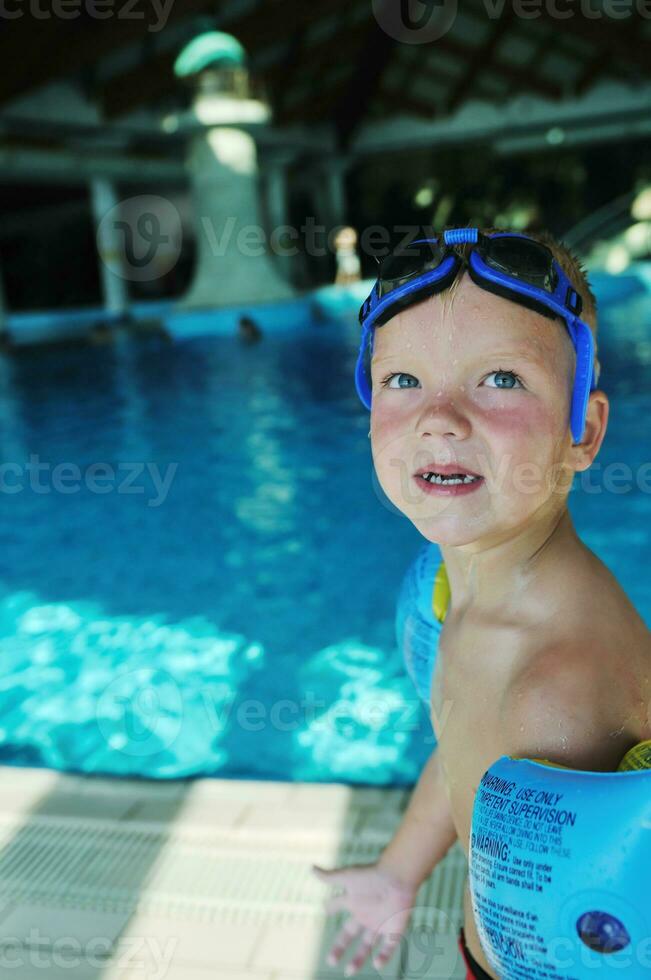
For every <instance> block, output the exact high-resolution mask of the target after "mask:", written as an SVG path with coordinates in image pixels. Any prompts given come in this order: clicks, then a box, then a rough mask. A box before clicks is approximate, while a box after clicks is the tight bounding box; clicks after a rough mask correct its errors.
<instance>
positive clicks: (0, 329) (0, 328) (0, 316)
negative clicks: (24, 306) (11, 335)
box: [0, 269, 7, 340]
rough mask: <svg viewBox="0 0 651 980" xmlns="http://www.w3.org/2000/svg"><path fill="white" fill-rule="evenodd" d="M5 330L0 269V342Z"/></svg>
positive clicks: (5, 317)
mask: <svg viewBox="0 0 651 980" xmlns="http://www.w3.org/2000/svg"><path fill="white" fill-rule="evenodd" d="M6 329H7V302H6V299H5V289H4V283H3V281H2V269H0V340H1V339H2V335H3V334H4V332H5V330H6Z"/></svg>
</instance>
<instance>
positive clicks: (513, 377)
mask: <svg viewBox="0 0 651 980" xmlns="http://www.w3.org/2000/svg"><path fill="white" fill-rule="evenodd" d="M492 377H495V378H497V379H499V380H498V381H497V382H496V383H495V384H494V385H488V386H487V387H488V388H498V389H501V390H502V391H508V390H509V389H511V388H517V387H520V388H523V387H524V385H523V384H522V382H521V381H520V378H519V377H518V375H517V374H516V373H515V372H514V371H502V370H501V368H500V369H498V370H497V371H491V373H490V374H489V375H487V378H492ZM487 378H485V379H484V381H486V380H487ZM502 382H506V383H502Z"/></svg>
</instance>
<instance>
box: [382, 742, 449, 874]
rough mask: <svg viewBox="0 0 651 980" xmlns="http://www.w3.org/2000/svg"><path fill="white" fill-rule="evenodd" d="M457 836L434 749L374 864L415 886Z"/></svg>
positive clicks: (433, 866) (429, 871)
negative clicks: (395, 827)
mask: <svg viewBox="0 0 651 980" xmlns="http://www.w3.org/2000/svg"><path fill="white" fill-rule="evenodd" d="M456 839H457V831H456V829H455V826H454V823H453V822H452V813H451V811H450V802H449V800H448V795H447V792H446V789H445V785H444V782H443V776H442V773H441V768H440V764H439V759H438V754H437V750H436V749H434V751H433V752H432V755H431V756H430V758H429V760H428V761H427V763H426V765H425V767H424V769H423V771H422V773H421V775H420V779H419V780H418V783H417V784H416V787H415V789H414V791H413V793H412V796H411V799H410V801H409V805H408V807H407V809H406V811H405V814H404V816H403V818H402V821H401V823H400V826H399V827H398V829H397V831H396V833H395V834H394V836H393V838H392V839H391V841H390V842H389V844H388V845H387V847H386V848H385V849H384V851H383V853H382V855H381V856H380V858H379V860H378V866H379V867H380V868H383V869H384V870H386V871H390V872H391V874H393V875H395V877H396V878H398V879H399V880H400V881H402V882H405V883H406V884H408V885H413V886H416V887H418V886H419V885H420V884H421V883H422V882H423V881H425V879H426V878H427V877H428V876H429V875H430V874H431V872H432V871H433V870H434V868H435V867H436V865H437V864H438V862H439V861H440V860H441V858H442V857H443V856H444V855H445V854H446V853H447V851H449V849H450V847H451V846H452V844H454V842H455V840H456Z"/></svg>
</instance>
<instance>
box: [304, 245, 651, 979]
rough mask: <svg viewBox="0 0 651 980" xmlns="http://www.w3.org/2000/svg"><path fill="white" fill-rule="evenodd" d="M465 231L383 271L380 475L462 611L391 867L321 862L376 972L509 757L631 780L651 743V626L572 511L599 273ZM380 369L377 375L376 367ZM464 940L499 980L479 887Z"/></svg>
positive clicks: (594, 398) (588, 423)
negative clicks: (433, 553)
mask: <svg viewBox="0 0 651 980" xmlns="http://www.w3.org/2000/svg"><path fill="white" fill-rule="evenodd" d="M496 234H497V238H495V237H493V236H495V235H496ZM500 235H502V236H506V237H508V241H507V240H506V237H505V238H504V239H503V241H501V242H500V241H499V236H500ZM445 236H446V237H445V238H444V236H443V234H442V235H441V236H437V238H436V239H430V240H428V242H429V244H421V246H420V256H419V258H418V259H417V260H414V259H413V258H412V259H411V265H410V261H409V260H408V259H406V260H403V261H402V265H401V263H400V261H397V262H395V261H394V262H393V266H392V273H393V275H387V274H384V281H382V277H383V273H382V270H381V272H380V285H379V286H378V287H377V288H376V290H374V294H372V297H373V295H374V298H372V297H370V298H369V300H368V301H367V303H366V304H365V306H364V307H363V313H364V315H365V316H366V317H367V318H368V316H369V313H371V317H372V316H373V313H372V311H373V309H375V311H376V313H377V311H378V310H380V311H381V310H382V308H383V307H384V308H385V312H384V315H383V317H380V316H376V318H375V323H373V324H372V326H371V327H369V328H368V331H367V333H368V336H367V341H368V343H367V346H368V348H370V346H371V341H372V360H371V361H370V374H371V377H370V382H371V385H372V405H371V438H372V452H373V461H374V465H375V468H376V472H377V475H378V479H379V481H380V483H381V485H382V488H383V489H384V491H385V493H386V494H387V496H388V497H389V498H390V500H391V501H392V502H393V503H394V504H395V505H396V506H397V507H398V508H400V510H401V511H402V512H403V513H404V514H405V515H406V516H407V517H408V518H409V519H410V520H411V521H412V522H413V523H414V524H415V526H416V527H417V528H418V529H419V531H420V532H421V533H422V534H423V536H424V537H425V538H426V539H427V540H429V541H433V542H437V543H438V544H439V546H440V548H441V553H442V556H443V559H444V562H445V566H446V570H447V576H448V579H449V583H450V590H451V600H450V604H449V607H448V611H447V615H446V617H445V621H444V626H443V630H442V632H441V635H440V640H439V648H438V653H437V654H436V665H435V669H434V674H433V680H432V686H431V692H430V693H431V718H432V724H433V727H434V732H435V734H436V737H437V747H436V749H435V751H434V753H433V755H432V757H431V759H430V760H429V762H428V763H427V765H426V766H425V769H424V771H423V773H422V776H421V778H420V780H419V782H418V785H417V786H416V789H415V791H414V793H413V796H412V798H411V801H410V804H409V807H408V809H407V811H406V813H405V816H404V819H403V821H402V823H401V825H400V827H399V829H398V831H397V833H396V834H395V836H394V838H393V839H392V841H391V842H390V843H389V845H388V846H387V848H386V849H385V850H384V852H383V853H382V855H381V857H380V859H379V860H378V862H377V863H376V864H374V865H369V866H355V867H352V868H340V869H335V870H333V871H324V870H323V869H315V872H316V873H317V875H318V876H319V877H320V878H321V879H322V880H324V881H326V882H328V883H330V884H334V885H337V886H339V887H340V888H343V894H342V895H340V896H339V897H337V898H335V899H334V900H332V901H331V902H330V905H329V908H330V910H331V911H335V910H339V909H345V910H347V911H348V912H349V917H348V919H347V921H346V923H345V925H344V927H343V929H342V931H341V932H340V934H339V936H338V937H337V939H336V940H335V943H334V945H333V947H332V949H331V951H330V955H329V962H330V963H337V962H339V960H340V959H341V958H342V956H343V955H344V953H345V952H346V951H347V950H348V949H349V948H352V947H355V946H356V947H357V948H356V950H355V951H354V955H353V958H352V960H351V962H350V963H349V964H348V966H347V968H346V974H347V975H349V976H350V975H352V974H353V973H355V972H357V971H358V970H359V969H360V968H361V966H362V964H363V963H364V962H365V960H366V959H367V958H368V956H369V955H370V954H371V953H372V952H374V963H375V965H376V966H378V967H381V966H382V965H383V964H384V963H386V962H387V961H388V959H389V958H390V956H391V955H392V953H393V952H394V950H395V947H396V945H397V943H398V941H399V937H400V934H401V933H402V932H404V930H405V929H406V926H407V923H408V920H409V914H410V907H411V906H412V905H413V904H414V900H415V896H416V893H417V891H418V888H419V886H420V885H421V883H422V882H423V881H424V880H425V878H426V877H427V876H428V875H429V874H430V873H431V871H432V870H433V868H434V867H435V866H436V864H437V863H438V861H440V859H441V858H442V857H443V855H444V854H445V853H446V852H447V850H448V849H449V848H450V846H451V845H452V844H453V842H454V841H455V840H457V839H458V840H459V841H460V843H461V845H462V847H463V849H464V851H465V852H466V855H468V848H469V835H470V827H471V820H472V810H473V802H474V797H475V793H476V791H477V787H478V784H479V781H480V779H481V777H482V775H483V774H484V772H485V771H486V770H487V769H488V768H489V767H490V766H491V765H492V763H493V762H494V761H495V760H496V759H498V758H499V757H500V756H502V755H512V756H523V757H531V758H538V759H540V758H543V759H547V760H549V761H551V762H557V763H560V764H563V765H566V766H570V767H572V768H575V769H584V770H595V771H609V770H610V771H612V770H615V769H616V768H617V765H618V763H619V761H620V760H621V758H622V757H623V756H624V754H625V753H626V751H627V750H628V749H629V748H630V747H631V746H633V745H635V744H636V743H637V742H640V741H642V740H643V739H649V738H651V719H650V715H649V708H650V704H651V633H649V630H648V629H647V628H646V625H645V623H644V622H643V620H642V619H641V617H640V616H639V615H638V613H637V611H636V610H635V608H634V607H633V605H632V604H631V603H630V601H629V600H628V598H627V597H626V595H625V594H624V592H623V591H622V589H621V588H620V586H619V585H618V583H617V581H616V580H615V579H614V577H613V576H612V574H611V573H610V572H609V570H608V569H607V568H606V567H605V566H604V564H603V563H602V562H601V561H600V560H599V558H598V557H597V556H596V555H595V554H594V553H593V552H592V551H590V549H589V548H588V547H586V545H585V544H583V542H582V541H581V540H580V539H579V537H578V535H577V533H576V531H575V530H574V527H573V525H572V520H571V517H570V513H569V511H568V507H567V494H568V492H569V490H570V488H571V485H572V478H573V476H574V474H575V473H577V472H582V471H584V470H587V469H588V467H589V466H590V465H591V463H592V461H593V460H594V458H595V457H596V455H597V453H598V451H599V448H600V446H601V443H602V441H603V438H604V435H605V432H606V425H607V421H608V411H609V403H608V399H607V396H606V395H605V394H604V393H603V392H602V391H599V390H597V389H596V387H595V380H596V378H595V377H594V376H593V377H592V383H590V377H589V376H590V371H591V369H592V368H593V367H594V373H595V375H596V377H597V378H598V370H599V365H598V361H597V359H596V352H595V353H594V357H593V352H594V350H595V344H594V341H595V340H596V333H597V323H596V304H595V299H594V296H593V294H592V292H591V289H590V286H589V284H588V282H587V279H586V276H585V273H584V271H583V270H582V268H581V266H580V264H579V262H578V261H577V260H576V258H575V257H574V256H573V255H572V254H571V253H570V251H569V250H568V249H567V248H566V247H564V246H563V245H562V244H560V243H558V242H556V241H554V240H553V239H552V238H551V236H549V235H541V236H530V235H529V236H518V235H515V234H514V233H506V232H498V230H497V229H483V230H477V229H457V230H455V231H452V232H450V231H446V232H445ZM518 238H520V239H521V242H518V241H517V239H518ZM437 242H438V244H437ZM442 242H444V243H445V245H446V246H447V250H446V249H444V248H443V244H442ZM531 242H533V245H529V244H527V243H531ZM496 243H497V246H498V247H495V246H496ZM536 243H538V245H536ZM541 243H542V244H543V245H546V246H547V249H542V250H541V249H540V248H539V245H540V244H541ZM428 248H429V249H430V254H429V255H428V253H427V249H428ZM546 251H548V253H549V268H546V266H545V262H546V261H547V260H546V259H545V252H546ZM445 262H447V263H448V264H449V265H450V273H449V275H447V278H446V276H443V275H442V273H441V270H442V269H444V265H443V264H444V263H445ZM486 270H488V271H486ZM437 276H438V277H439V278H438V280H437V279H436V277H437ZM559 283H560V284H562V286H563V289H562V290H561V288H560V285H559ZM522 284H523V285H522ZM530 287H531V288H530ZM571 287H573V290H574V291H575V292H574V293H573V290H572V288H571ZM541 290H542V291H545V290H546V291H547V294H546V295H543V292H541ZM392 292H393V295H394V296H397V297H398V301H397V302H395V303H394V304H393V305H392V300H391V295H392ZM577 294H578V296H579V297H580V300H577ZM547 295H548V296H549V297H551V296H552V295H553V297H555V298H554V299H553V301H552V300H551V299H550V300H549V301H548V300H547ZM540 296H543V302H542V303H541V302H539V301H538V300H537V299H536V297H538V299H540ZM564 302H567V309H565V307H564V306H563V303H564ZM554 303H556V306H554ZM381 304H383V306H382V305H381ZM559 304H560V305H559ZM581 307H582V309H581ZM578 314H580V315H581V320H582V322H581V323H580V324H579V323H578V322H577V318H578ZM378 321H381V322H378ZM367 322H368V320H367ZM586 324H587V326H586ZM588 328H589V331H590V333H591V334H592V338H590V337H589V336H586V335H587V333H588ZM581 329H583V330H584V332H585V333H584V334H583V335H582V334H581ZM363 346H364V344H363ZM587 350H589V364H587V366H586V351H587ZM360 363H361V368H359V370H360V371H368V363H369V360H368V356H367V358H366V366H365V365H364V360H363V358H361V360H360ZM358 367H359V366H358ZM360 376H361V375H360ZM590 389H592V390H590ZM358 390H360V383H359V380H358ZM368 400H370V389H369V398H368ZM432 474H438V475H437V476H433V475H432ZM450 474H467V475H465V476H459V475H457V476H452V477H451V476H450ZM460 480H463V482H460ZM357 940H360V942H359V944H357ZM460 946H461V949H462V952H463V954H464V958H465V962H466V967H467V969H468V977H469V978H472V977H479V978H483V977H495V974H494V973H493V972H491V970H490V967H489V964H488V962H487V959H486V957H485V954H484V951H483V949H482V947H481V945H480V941H479V936H478V932H477V928H476V923H475V921H474V917H473V911H472V908H471V902H470V893H469V889H468V886H466V891H465V897H464V928H463V930H462V932H461V936H460Z"/></svg>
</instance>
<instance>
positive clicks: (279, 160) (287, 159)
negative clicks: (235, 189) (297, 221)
mask: <svg viewBox="0 0 651 980" xmlns="http://www.w3.org/2000/svg"><path fill="white" fill-rule="evenodd" d="M293 160H294V154H293V153H291V152H287V153H278V152H276V153H274V154H273V156H270V158H269V159H268V160H265V163H264V178H265V180H264V184H265V205H266V212H267V221H268V229H267V231H268V233H269V235H270V252H271V257H272V260H273V261H274V263H275V265H276V268H277V269H278V271H279V273H280V274H281V276H282V277H283V279H285V280H286V281H287V282H289V283H292V284H294V285H296V284H297V283H299V282H300V281H301V279H302V276H303V272H304V270H303V252H302V249H301V241H300V236H301V232H300V229H299V228H291V229H290V227H289V217H290V216H289V191H288V169H289V167H290V166H291V164H292V162H293Z"/></svg>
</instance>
